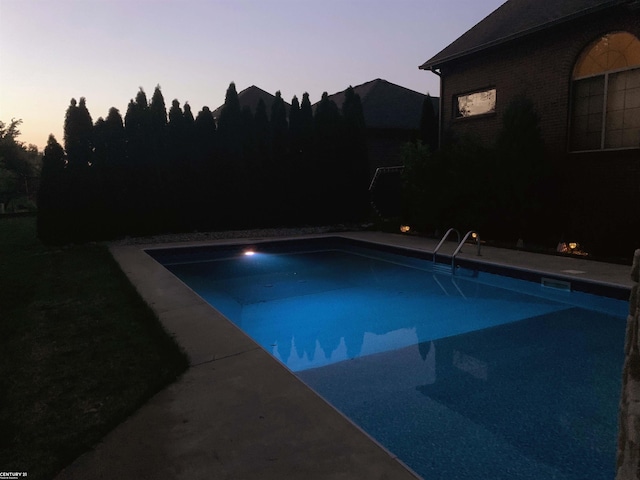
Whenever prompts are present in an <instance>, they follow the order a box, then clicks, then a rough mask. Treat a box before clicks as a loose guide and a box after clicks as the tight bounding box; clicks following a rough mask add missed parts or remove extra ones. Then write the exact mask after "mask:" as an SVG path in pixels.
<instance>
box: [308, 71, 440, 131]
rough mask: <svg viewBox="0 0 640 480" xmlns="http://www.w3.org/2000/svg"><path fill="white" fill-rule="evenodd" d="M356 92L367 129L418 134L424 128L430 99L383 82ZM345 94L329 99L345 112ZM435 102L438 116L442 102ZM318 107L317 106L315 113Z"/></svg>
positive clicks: (377, 82) (369, 85)
mask: <svg viewBox="0 0 640 480" xmlns="http://www.w3.org/2000/svg"><path fill="white" fill-rule="evenodd" d="M353 90H354V92H355V93H357V94H358V96H359V97H360V101H361V103H362V113H363V114H364V122H365V125H366V126H367V128H384V129H402V130H417V129H418V128H419V127H420V117H421V116H422V104H423V103H424V99H425V98H426V95H424V94H422V93H419V92H416V91H414V90H409V89H408V88H405V87H401V86H400V85H396V84H394V83H391V82H388V81H386V80H382V79H380V78H377V79H375V80H371V81H370V82H366V83H363V84H362V85H358V86H356V87H353ZM345 92H346V90H343V91H341V92H338V93H334V94H333V95H329V99H330V100H333V101H334V102H335V104H336V105H337V106H338V108H342V104H343V103H344V97H345ZM431 101H432V102H433V107H434V111H435V112H436V113H437V111H438V98H437V97H432V98H431ZM318 103H319V102H318ZM318 103H316V104H314V106H313V107H314V110H315V107H316V106H317V105H318Z"/></svg>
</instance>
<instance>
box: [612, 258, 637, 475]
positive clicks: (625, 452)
mask: <svg viewBox="0 0 640 480" xmlns="http://www.w3.org/2000/svg"><path fill="white" fill-rule="evenodd" d="M631 278H632V279H633V281H634V283H635V285H634V286H633V288H632V290H631V298H630V299H629V317H628V319H627V333H626V339H625V346H624V351H625V355H626V358H625V362H624V369H623V372H622V394H621V396H620V417H619V425H618V429H619V430H618V455H617V464H616V480H640V332H639V331H638V329H639V328H640V286H638V282H640V250H636V253H635V257H634V261H633V267H632V269H631Z"/></svg>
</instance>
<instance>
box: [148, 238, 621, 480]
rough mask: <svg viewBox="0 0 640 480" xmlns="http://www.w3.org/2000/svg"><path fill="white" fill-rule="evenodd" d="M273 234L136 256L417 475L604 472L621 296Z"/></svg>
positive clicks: (612, 430)
mask: <svg viewBox="0 0 640 480" xmlns="http://www.w3.org/2000/svg"><path fill="white" fill-rule="evenodd" d="M282 245H283V244H282V242H280V243H277V244H276V243H264V244H259V245H255V247H256V248H255V250H254V251H255V254H254V255H249V256H245V255H244V251H245V250H246V249H247V248H248V246H242V247H238V246H233V247H225V248H223V249H163V250H152V251H148V253H150V254H151V255H152V256H154V258H156V259H158V260H159V261H160V262H161V263H163V264H164V265H166V266H167V268H168V269H169V270H171V271H172V272H173V273H174V274H176V275H177V276H178V277H179V278H181V279H182V280H183V281H185V282H186V283H187V284H188V285H189V286H191V288H192V289H194V290H195V291H196V292H197V293H199V294H200V295H201V296H202V297H203V298H204V299H205V300H207V301H208V302H209V303H211V304H212V305H214V306H215V307H216V308H217V309H218V310H220V311H221V312H222V313H224V314H225V316H227V317H228V318H230V319H231V320H232V321H233V322H234V323H236V324H237V325H238V326H240V327H241V328H242V329H243V330H245V331H246V332H247V333H248V334H249V335H251V336H252V337H253V338H254V339H255V340H256V341H258V343H260V344H261V345H262V346H263V348H265V349H266V350H267V351H269V352H270V353H272V354H273V355H274V356H275V357H276V358H278V359H280V361H282V362H283V363H284V364H285V365H287V366H288V367H289V368H290V369H291V370H293V371H295V372H296V374H297V375H298V376H299V378H301V379H302V380H303V381H305V382H306V383H307V384H308V385H310V386H311V387H312V388H314V389H315V390H316V391H317V392H318V393H320V394H321V395H322V396H323V397H325V398H326V399H327V400H328V401H330V402H331V403H332V404H333V405H334V406H336V408H338V409H339V410H341V411H342V412H343V413H345V414H346V415H347V416H348V417H349V418H351V419H352V420H353V421H354V422H355V423H357V424H358V425H360V426H361V427H362V428H363V429H364V430H365V431H367V432H368V433H369V434H370V435H372V436H373V437H374V438H376V439H377V440H378V441H379V442H380V443H382V444H383V445H385V446H386V447H387V448H388V449H389V450H391V451H392V452H393V453H395V454H396V455H398V456H399V458H401V459H402V460H403V461H404V462H405V463H406V464H408V465H409V466H410V467H411V468H413V469H414V470H415V471H417V472H418V473H419V474H421V475H423V476H424V477H425V478H612V476H613V471H614V464H615V436H616V428H617V425H616V420H617V417H616V412H617V403H618V395H619V389H620V369H621V365H622V359H623V352H622V345H623V342H624V317H625V315H626V308H627V306H626V302H624V301H619V300H615V299H610V298H599V297H596V296H594V295H590V294H586V293H580V292H567V291H563V290H558V289H555V288H554V289H551V288H545V287H542V286H541V283H540V282H539V281H538V282H530V281H519V280H514V279H508V278H507V279H505V278H504V277H503V276H498V275H494V274H491V273H487V272H482V271H479V270H477V269H475V268H471V267H472V265H467V266H466V267H467V268H463V269H462V270H461V271H459V272H458V274H457V275H456V276H455V277H454V276H451V275H443V274H434V273H433V271H432V270H431V265H430V262H429V261H428V258H420V256H418V257H413V256H405V255H398V254H397V253H394V252H392V251H386V250H385V251H381V250H379V249H377V248H370V247H367V246H363V245H362V244H355V243H354V242H344V241H338V240H335V239H334V240H329V241H326V240H323V241H322V242H319V241H314V242H285V244H284V247H283V246H282ZM412 255H413V254H412ZM547 284H552V283H547ZM560 284H561V283H560ZM574 287H580V286H579V285H574Z"/></svg>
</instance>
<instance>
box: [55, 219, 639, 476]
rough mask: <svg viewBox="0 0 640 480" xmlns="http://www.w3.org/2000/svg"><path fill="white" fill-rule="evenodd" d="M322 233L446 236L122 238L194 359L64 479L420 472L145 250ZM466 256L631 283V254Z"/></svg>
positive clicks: (135, 279)
mask: <svg viewBox="0 0 640 480" xmlns="http://www.w3.org/2000/svg"><path fill="white" fill-rule="evenodd" d="M322 237H344V238H350V239H353V240H358V241H366V242H370V243H376V244H380V245H386V246H395V247H402V248H406V249H411V250H415V251H418V252H423V253H427V254H428V253H430V252H432V251H433V249H434V248H435V245H436V242H435V241H434V240H432V239H427V238H422V237H416V236H407V235H399V234H388V233H382V232H341V233H323V234H311V235H299V236H286V237H252V238H238V239H224V240H217V241H211V240H208V241H197V242H180V243H166V244H147V245H112V246H111V247H110V251H111V253H112V255H113V257H114V258H115V260H116V261H117V262H118V263H119V265H120V267H121V269H122V270H123V272H124V273H125V274H126V275H127V277H128V278H129V280H130V281H131V282H132V284H133V285H134V286H135V288H136V289H137V291H138V292H139V294H140V295H141V296H142V298H143V299H144V300H145V302H147V304H149V306H150V307H151V308H152V309H153V310H154V312H155V313H156V314H157V316H158V318H159V320H160V322H161V323H162V325H163V327H164V328H165V329H166V331H167V332H168V333H169V334H170V335H172V336H173V337H174V338H175V340H176V341H177V343H178V344H179V345H180V347H181V348H182V349H183V350H184V351H185V353H186V354H187V355H188V358H189V361H190V368H189V369H188V370H187V371H186V372H185V373H184V374H183V375H182V376H181V378H180V379H178V381H176V382H175V383H174V384H172V385H170V386H168V387H167V388H165V389H164V390H163V391H161V392H159V393H158V394H157V395H156V396H154V397H153V398H152V399H151V400H150V401H149V402H148V403H147V404H145V405H144V406H143V407H142V408H140V409H139V410H138V411H137V412H136V413H135V414H133V415H132V416H131V417H130V418H129V419H127V420H126V421H125V422H123V423H122V424H121V425H119V426H118V427H116V429H114V430H113V431H112V432H111V433H109V434H108V435H107V436H106V437H105V438H104V439H103V440H102V442H101V443H100V444H99V445H97V446H96V447H95V448H94V449H93V450H91V451H90V452H87V453H86V454H84V455H83V456H81V457H80V458H79V459H77V460H76V461H75V462H74V463H73V464H71V465H70V466H69V467H67V468H66V469H65V470H63V471H62V472H61V473H60V475H59V476H58V477H57V478H60V479H62V478H64V479H67V478H68V479H76V478H78V479H79V478H124V479H127V478H131V479H133V478H136V479H146V478H149V479H155V478H189V479H194V478H203V479H205V478H207V479H208V478H229V479H235V478H238V479H244V478H261V479H271V478H274V479H275V478H278V479H280V478H307V479H333V478H335V479H342V478H345V479H347V478H348V479H372V478H380V479H382V478H385V479H399V480H400V479H415V478H420V476H419V475H417V474H416V473H415V472H412V471H411V470H410V469H409V468H408V467H407V466H406V465H404V464H403V463H402V461H400V460H399V459H398V458H397V457H396V456H395V455H393V454H392V453H391V452H389V451H388V450H386V449H385V448H384V447H382V446H381V445H379V444H378V443H377V442H376V441H375V440H373V439H372V438H371V437H369V436H368V435H367V434H366V433H365V432H363V431H362V430H361V429H360V428H359V427H357V426H356V425H355V424H353V423H352V422H351V421H350V420H348V419H347V418H346V417H344V416H343V415H342V414H341V413H339V412H338V411H337V410H336V409H334V408H333V407H332V406H330V405H329V404H328V403H327V402H325V401H324V400H323V399H322V398H321V397H319V396H318V395H317V394H316V393H315V392H313V391H312V390H311V389H310V388H308V387H307V386H306V385H305V384H304V383H303V382H302V381H301V380H299V379H298V378H297V377H296V376H295V375H294V374H293V373H291V372H290V371H289V370H288V369H287V368H286V367H284V366H283V365H282V364H280V363H279V362H277V361H276V360H275V359H274V358H273V357H271V355H269V354H268V353H267V352H266V351H265V350H263V349H262V348H261V347H260V346H258V345H257V344H256V343H255V342H254V341H253V340H252V339H250V338H249V337H248V336H247V335H246V334H244V332H242V331H241V330H240V329H238V328H237V327H236V326H235V325H234V324H233V323H231V322H230V321H228V320H227V319H226V318H225V317H224V316H223V315H222V314H220V313H219V312H218V311H217V310H215V309H214V308H213V307H211V306H209V305H208V304H206V302H204V300H202V299H201V298H200V297H199V296H198V295H197V294H195V293H194V292H193V291H192V290H191V289H190V288H189V287H187V286H186V285H185V284H183V283H182V282H181V281H180V280H179V279H178V278H177V277H175V276H174V275H173V274H171V273H170V272H169V271H168V270H167V269H165V268H164V267H163V266H161V265H160V264H159V263H157V262H156V261H155V260H154V259H153V258H151V256H149V255H148V254H146V253H145V250H147V249H151V248H169V247H176V246H179V247H187V246H191V247H193V246H203V245H234V244H245V243H252V242H260V241H270V240H285V239H304V238H322ZM448 243H449V242H447V243H446V244H445V245H444V246H443V249H442V254H443V256H445V257H446V256H447V255H450V254H451V253H452V251H453V248H454V247H455V245H453V244H448ZM458 258H459V259H460V260H461V261H476V262H477V261H480V262H482V263H483V264H487V265H491V266H494V267H496V268H498V267H501V268H504V267H506V266H509V267H514V268H518V269H520V270H522V271H530V272H536V273H537V274H544V275H549V276H558V277H563V278H568V279H571V280H575V281H578V280H579V281H581V282H587V283H589V282H590V283H594V284H602V285H608V286H611V287H615V288H623V289H626V288H629V289H630V288H631V286H632V281H631V277H630V271H631V268H630V265H629V266H624V265H613V264H606V263H600V262H593V261H590V260H586V259H582V258H573V257H560V256H551V255H541V254H535V253H530V252H523V251H516V250H505V249H497V248H492V247H484V246H483V248H482V250H481V257H480V258H478V257H477V256H476V255H475V248H467V247H465V248H464V249H463V251H462V252H461V253H460V255H459V257H458ZM567 271H571V272H581V273H577V274H573V275H572V274H570V273H567ZM621 348H623V346H622V345H621Z"/></svg>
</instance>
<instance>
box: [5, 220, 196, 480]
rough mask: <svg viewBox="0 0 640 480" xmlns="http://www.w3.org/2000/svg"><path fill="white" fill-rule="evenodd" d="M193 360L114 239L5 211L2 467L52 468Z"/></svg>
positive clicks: (40, 474)
mask: <svg viewBox="0 0 640 480" xmlns="http://www.w3.org/2000/svg"><path fill="white" fill-rule="evenodd" d="M186 368H187V359H186V357H185V356H184V355H183V354H182V352H181V351H180V350H179V349H178V347H177V346H176V344H175V343H174V342H173V340H172V339H171V338H169V337H168V336H167V335H166V334H165V332H164V330H162V327H161V326H160V324H159V323H158V321H157V318H156V317H155V315H154V314H153V312H152V311H151V309H150V308H148V307H147V305H146V304H145V303H144V302H143V301H142V300H141V299H140V297H139V296H138V295H137V293H136V292H135V290H134V288H133V287H132V286H131V284H130V283H129V282H128V280H127V279H126V277H125V275H124V274H123V273H122V272H121V271H120V269H119V268H118V265H117V264H116V262H115V261H114V260H113V259H112V258H111V255H110V254H109V252H108V250H107V248H106V246H104V245H97V244H88V245H73V246H68V247H48V246H45V245H43V244H42V243H41V242H39V241H38V239H37V238H36V219H35V217H12V218H6V217H0V471H18V472H28V478H35V479H40V478H42V479H50V478H52V477H54V476H55V475H56V474H57V473H58V472H59V471H60V470H61V469H62V468H63V467H65V466H66V465H68V464H69V463H71V462H72V461H73V460H74V459H75V458H76V457H77V456H79V455H80V454H82V453H83V452H85V451H86V450H88V449H89V448H91V446H92V445H94V444H96V443H97V442H98V441H99V440H100V439H101V438H102V437H103V436H104V435H105V434H106V433H107V432H109V431H110V430H111V429H113V428H114V427H115V426H116V425H117V424H118V423H120V422H122V421H123V420H124V419H125V418H126V417H127V416H128V415H130V414H131V413H133V412H134V411H135V410H136V409H137V408H138V407H139V406H141V405H142V404H143V403H144V402H145V401H146V400H147V399H148V398H149V397H150V396H152V395H153V394H154V393H156V392H158V391H159V390H160V389H162V388H163V387H164V386H166V385H167V384H169V383H171V382H173V381H174V380H175V379H176V378H177V377H178V376H179V375H180V374H181V373H182V372H183V371H184V370H185V369H186Z"/></svg>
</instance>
